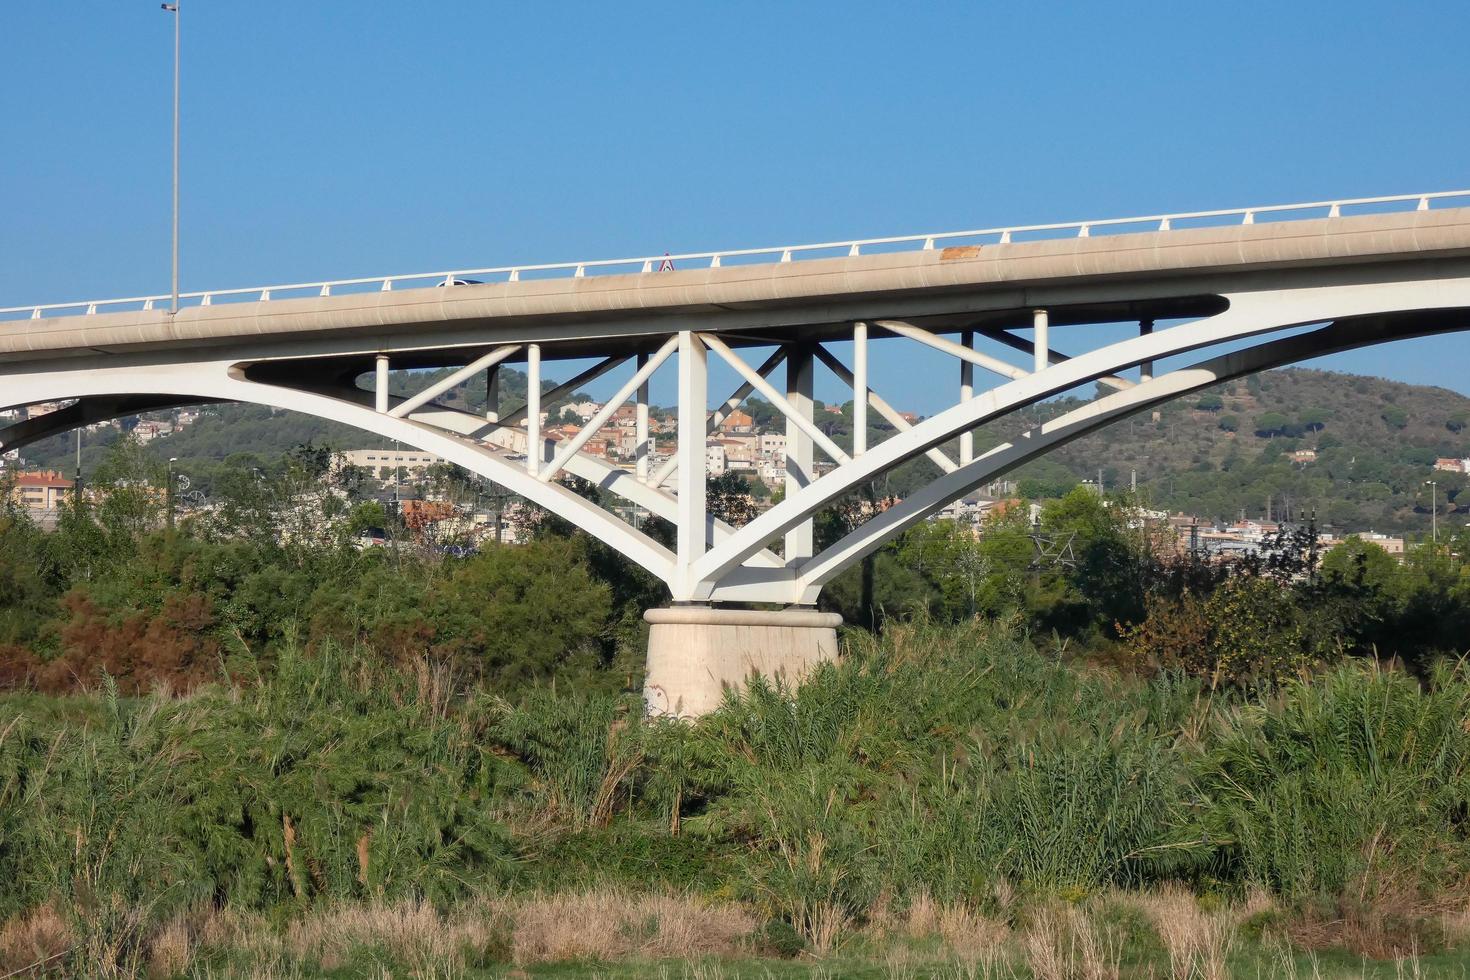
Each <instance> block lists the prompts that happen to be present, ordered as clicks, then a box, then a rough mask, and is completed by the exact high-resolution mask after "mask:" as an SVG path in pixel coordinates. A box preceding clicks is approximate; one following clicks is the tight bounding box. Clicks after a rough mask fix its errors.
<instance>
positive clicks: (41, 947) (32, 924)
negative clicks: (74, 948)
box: [0, 905, 73, 973]
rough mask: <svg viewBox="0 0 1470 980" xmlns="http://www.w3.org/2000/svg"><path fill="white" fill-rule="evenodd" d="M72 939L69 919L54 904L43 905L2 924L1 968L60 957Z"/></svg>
mask: <svg viewBox="0 0 1470 980" xmlns="http://www.w3.org/2000/svg"><path fill="white" fill-rule="evenodd" d="M72 942H73V937H72V932H71V926H70V925H68V923H67V921H66V919H65V918H63V917H62V915H61V913H60V912H58V911H56V908H55V906H52V905H42V906H41V907H40V908H37V909H33V910H32V911H30V912H27V913H25V914H24V915H18V916H16V917H14V918H12V919H10V920H9V921H7V922H6V923H4V924H3V925H0V970H3V971H4V972H5V973H10V972H11V971H14V970H25V969H26V968H27V967H29V966H32V965H35V964H37V963H46V962H49V961H51V960H53V959H59V958H60V957H61V954H63V953H65V952H66V951H67V950H68V949H70V948H71V945H72Z"/></svg>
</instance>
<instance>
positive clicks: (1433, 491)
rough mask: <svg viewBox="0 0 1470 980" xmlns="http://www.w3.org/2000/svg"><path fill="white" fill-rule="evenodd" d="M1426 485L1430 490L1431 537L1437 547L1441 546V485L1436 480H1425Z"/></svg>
mask: <svg viewBox="0 0 1470 980" xmlns="http://www.w3.org/2000/svg"><path fill="white" fill-rule="evenodd" d="M1424 485H1425V486H1426V487H1428V488H1429V537H1430V540H1431V541H1432V542H1434V544H1435V545H1438V544H1439V484H1438V483H1436V482H1435V481H1434V480H1425V481H1424Z"/></svg>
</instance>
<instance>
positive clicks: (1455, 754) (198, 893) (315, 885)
mask: <svg viewBox="0 0 1470 980" xmlns="http://www.w3.org/2000/svg"><path fill="white" fill-rule="evenodd" d="M1466 717H1470V676H1467V674H1466V671H1465V668H1464V667H1463V666H1462V665H1460V664H1458V663H1453V662H1447V663H1444V664H1441V665H1439V666H1437V667H1436V668H1434V669H1433V670H1432V671H1431V672H1430V673H1429V674H1428V675H1426V676H1424V677H1422V678H1415V677H1411V676H1409V675H1408V674H1406V673H1405V672H1403V671H1399V670H1393V669H1389V668H1386V667H1383V666H1379V665H1376V664H1373V663H1370V662H1364V661H1352V662H1347V663H1343V664H1341V665H1338V666H1336V667H1333V668H1331V669H1328V670H1326V671H1324V672H1322V673H1319V674H1316V675H1313V676H1311V677H1309V678H1305V679H1300V680H1288V681H1285V682H1283V683H1280V684H1279V685H1276V686H1274V687H1272V688H1271V689H1270V690H1269V691H1264V690H1263V691H1260V692H1257V693H1254V694H1250V695H1240V694H1225V693H1215V694H1211V693H1209V691H1208V689H1207V687H1206V686H1205V685H1204V684H1202V683H1201V682H1200V681H1198V680H1192V679H1189V678H1186V677H1183V676H1181V675H1179V674H1175V673H1169V674H1163V675H1160V676H1157V677H1154V678H1151V679H1145V678H1140V677H1137V676H1128V675H1125V674H1122V673H1119V672H1117V671H1114V670H1107V669H1099V668H1095V667H1090V666H1087V665H1085V664H1083V663H1079V662H1077V661H1075V660H1073V659H1072V658H1071V657H1070V656H1069V654H1068V652H1067V651H1066V650H1065V649H1064V648H1062V647H1061V646H1059V645H1057V644H1055V643H1053V642H1052V641H1050V640H1042V641H1038V640H1036V639H1032V638H1028V637H1027V636H1025V635H1024V633H1023V631H1021V630H1020V629H1019V628H1018V627H1017V625H1016V624H1014V623H1008V622H989V623H987V622H981V621H978V620H977V621H971V622H969V623H966V624H963V625H958V626H939V625H934V624H922V623H921V624H911V625H903V626H893V627H891V628H890V629H888V630H887V631H886V632H885V634H884V636H883V637H882V638H881V639H877V640H874V639H867V638H864V637H862V636H853V637H850V642H849V645H848V652H847V655H846V657H845V658H844V660H843V661H842V662H841V663H840V664H837V665H833V666H830V667H824V668H823V669H822V670H820V671H819V672H818V673H817V674H816V675H815V676H814V677H813V678H811V679H810V680H809V681H808V682H807V683H806V684H804V685H803V686H802V687H801V688H800V689H799V690H797V691H786V690H782V689H779V688H774V687H770V686H767V685H763V684H757V685H755V686H754V687H752V688H751V689H750V690H749V691H748V692H747V693H745V694H744V695H741V696H735V697H732V698H731V699H730V701H729V703H728V704H727V705H726V706H725V707H724V708H723V709H722V710H720V711H719V712H717V713H716V714H714V715H712V716H710V717H708V718H705V719H703V720H701V721H700V722H698V723H695V724H689V723H680V722H670V721H658V720H646V719H644V718H643V717H642V712H641V710H640V705H639V703H638V700H637V698H636V697H634V696H629V695H623V694H619V693H616V692H597V691H591V692H589V691H586V690H581V689H566V688H558V689H555V690H553V689H551V688H550V687H541V688H533V689H527V690H523V691H522V692H520V693H519V695H517V696H516V697H514V698H506V697H502V696H499V695H496V694H494V693H491V692H489V691H476V692H474V693H470V694H464V693H459V692H455V691H453V690H452V689H451V688H450V687H449V686H448V685H447V684H446V683H445V675H444V674H443V673H442V672H441V671H439V670H436V668H435V667H434V665H432V664H429V663H427V662H424V663H420V664H418V665H416V667H415V668H414V669H399V668H389V667H374V666H371V665H370V663H369V662H368V661H366V660H365V659H364V658H362V657H360V656H356V655H354V654H353V653H352V652H351V651H349V650H346V649H343V648H339V647H336V646H335V645H329V646H325V647H323V648H322V649H320V650H318V651H317V652H315V653H314V654H311V655H308V654H306V653H304V652H302V651H300V650H298V649H295V648H289V647H288V648H287V649H286V650H284V651H283V652H282V653H281V655H280V656H279V657H278V658H277V662H276V664H275V668H274V670H272V671H271V672H270V673H269V676H266V675H265V673H264V672H258V673H257V676H256V677H255V678H254V679H252V680H250V681H248V682H236V683H234V684H231V685H224V684H215V683H211V684H207V685H203V686H200V687H198V688H196V689H195V690H194V691H193V692H192V693H190V694H188V695H184V696H171V695H168V694H166V693H161V692H160V693H153V694H150V695H147V696H144V697H139V698H126V697H123V696H120V695H119V694H118V692H117V691H116V689H115V688H114V687H113V686H111V685H103V686H102V687H101V688H100V689H99V690H98V691H96V692H95V693H91V694H87V695H80V696H71V697H66V698H47V697H43V696H39V695H11V696H9V697H8V698H6V699H5V700H4V701H0V881H4V882H6V883H7V884H6V886H5V887H4V889H0V920H3V921H5V923H6V924H5V925H4V927H3V929H0V956H3V957H4V960H3V962H4V965H5V966H6V968H7V969H17V968H20V967H22V966H25V965H27V964H29V963H33V962H36V961H38V960H40V959H42V958H43V957H48V956H55V957H56V964H54V965H65V966H66V968H67V969H68V971H71V972H75V973H78V974H82V973H85V974H89V975H105V974H111V975H134V974H137V973H140V972H145V971H151V973H152V974H154V975H160V976H169V975H177V974H189V975H201V976H202V975H227V974H229V973H231V972H232V971H234V972H240V973H243V974H244V975H276V974H277V973H285V974H290V973H296V974H298V975H317V974H318V973H320V972H321V971H330V970H333V969H337V970H347V971H348V972H343V973H339V974H338V975H344V976H345V975H363V973H364V972H366V971H367V970H368V969H369V967H372V968H374V969H376V968H379V967H381V968H383V969H386V970H389V971H392V972H394V973H395V975H398V974H400V973H401V974H404V975H410V974H411V975H496V972H495V971H508V970H509V969H511V968H513V967H521V968H527V967H531V966H533V965H535V964H541V963H552V962H556V963H559V962H563V961H569V960H570V961H588V960H594V961H595V960H613V961H636V962H642V963H644V964H645V968H646V969H656V968H653V967H648V964H649V963H651V962H654V961H660V960H679V961H685V960H687V961H689V963H692V964H696V965H697V964H699V963H702V962H704V961H705V960H706V959H708V958H711V957H712V958H715V959H716V960H721V959H730V960H733V961H734V962H733V963H732V964H731V965H730V969H731V970H738V969H740V968H741V967H740V966H739V964H740V963H741V962H745V963H746V964H747V965H749V964H750V963H751V962H753V961H760V962H766V961H769V962H771V963H773V964H774V966H773V969H780V970H783V971H784V970H788V969H796V968H800V969H802V970H809V969H811V968H818V969H820V968H821V967H822V964H824V963H826V964H828V969H829V970H831V969H838V968H839V966H840V965H841V964H848V966H840V970H839V972H836V973H833V972H829V973H828V974H827V975H829V976H832V975H843V974H844V972H845V971H846V970H847V969H848V968H849V967H851V968H853V969H856V968H857V967H858V966H859V965H861V964H864V963H866V964H867V965H868V967H870V968H872V969H873V970H874V971H876V972H874V973H873V974H872V975H900V976H916V975H923V973H925V972H927V973H928V975H955V976H978V975H982V974H980V973H978V972H975V971H978V970H980V969H982V967H983V968H984V969H985V970H1002V969H1006V970H1013V971H1014V972H1015V973H1016V975H1020V976H1027V975H1033V976H1040V977H1051V976H1056V977H1064V976H1109V975H1114V976H1119V975H1135V971H1141V970H1143V969H1145V966H1146V967H1147V968H1148V969H1152V970H1154V971H1155V975H1159V976H1197V975H1198V976H1225V975H1233V973H1232V972H1231V971H1234V970H1235V969H1236V968H1237V967H1239V966H1240V965H1241V964H1242V963H1254V964H1258V965H1260V966H1261V967H1262V968H1263V969H1265V968H1267V967H1269V969H1270V970H1277V969H1285V966H1284V965H1283V964H1285V963H1287V962H1288V961H1289V962H1290V963H1291V964H1292V968H1293V969H1296V968H1300V966H1301V961H1302V958H1303V957H1307V958H1310V956H1311V955H1314V954H1315V955H1316V956H1318V957H1324V958H1325V959H1326V960H1327V961H1328V962H1333V963H1342V962H1353V963H1356V962H1357V960H1358V958H1359V957H1368V958H1373V959H1377V960H1385V959H1386V960H1392V959H1394V958H1398V959H1401V960H1405V961H1406V962H1408V961H1411V960H1414V959H1416V958H1417V959H1419V960H1420V961H1421V962H1424V963H1434V962H1437V961H1439V960H1444V961H1446V962H1448V961H1451V960H1453V958H1454V954H1453V950H1455V949H1456V948H1458V946H1459V944H1460V943H1461V942H1462V941H1463V939H1464V938H1465V935H1464V932H1465V929H1466V928H1467V922H1466V910H1467V908H1470V894H1467V887H1466V881H1467V880H1470V877H1467V875H1470V827H1467V824H1466V822H1465V814H1466V813H1467V812H1470V732H1467V730H1466V725H1465V718H1466ZM900 961H901V962H900ZM1454 961H1455V962H1458V960H1454ZM896 963H897V964H898V966H895V964H896ZM1127 964H1133V966H1132V967H1128V966H1127ZM1272 964H1275V965H1274V966H1273V965H1272ZM1401 965H1402V964H1401ZM899 967H901V968H902V969H901V970H900V972H898V973H896V974H895V973H892V972H889V973H884V972H883V971H885V970H888V971H892V970H894V969H899ZM666 968H667V964H666ZM682 968H684V967H681V966H678V965H676V966H674V967H673V969H674V970H675V971H676V973H675V975H677V970H678V969H682ZM689 968H691V969H692V968H693V967H689ZM706 968H709V969H723V967H719V966H718V964H717V965H716V966H714V967H700V969H706ZM1354 969H1356V967H1355V968H1354ZM902 970H907V971H908V972H902ZM940 970H946V971H969V972H950V973H939V972H936V971H940ZM630 975H631V974H630ZM703 975H714V974H709V973H706V974H703ZM730 975H735V974H730ZM776 975H781V974H779V973H778V974H776ZM985 975H1008V974H1006V973H992V974H985ZM1308 975H1310V971H1308ZM1352 975H1354V976H1356V975H1359V974H1358V973H1356V972H1354V973H1353V974H1352ZM1390 975H1391V974H1390Z"/></svg>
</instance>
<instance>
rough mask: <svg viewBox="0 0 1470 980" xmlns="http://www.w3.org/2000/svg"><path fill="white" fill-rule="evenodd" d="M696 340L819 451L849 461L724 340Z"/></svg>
mask: <svg viewBox="0 0 1470 980" xmlns="http://www.w3.org/2000/svg"><path fill="white" fill-rule="evenodd" d="M699 339H700V340H701V341H702V342H703V343H704V345H705V346H706V347H708V348H709V349H710V350H712V351H714V352H715V353H716V354H718V355H719V357H720V359H721V360H723V361H724V362H725V363H726V364H729V365H730V366H731V367H732V368H734V369H735V371H736V372H737V373H738V374H739V375H740V376H741V377H743V378H745V380H746V381H748V382H749V383H750V384H751V385H752V386H753V387H754V388H755V390H756V391H759V392H760V393H761V394H762V395H764V396H765V397H766V399H767V400H768V401H769V402H770V403H771V404H772V405H774V406H776V408H777V409H778V410H779V411H780V412H781V414H782V415H784V416H786V418H787V419H788V420H789V421H790V422H791V423H792V424H793V425H795V426H796V427H797V428H798V429H800V430H801V431H802V432H803V433H805V434H806V435H807V437H808V438H810V439H811V440H812V442H814V443H816V444H817V445H818V446H820V447H822V452H824V453H826V454H827V455H828V456H830V457H831V458H832V459H833V460H835V461H836V462H837V463H838V464H842V463H848V462H851V461H852V457H851V456H849V455H848V454H847V453H845V452H843V450H842V448H841V447H840V446H838V445H837V443H835V442H833V441H832V439H831V438H830V437H829V436H828V435H827V433H825V432H823V431H822V430H821V429H819V428H817V424H816V423H815V422H813V421H812V420H811V419H809V418H807V417H806V416H805V415H803V414H802V413H801V412H798V411H797V410H796V406H794V405H792V404H791V402H789V401H787V400H786V396H785V395H783V394H781V393H780V392H779V391H777V390H776V387H775V385H773V384H771V383H770V382H769V381H767V380H766V379H765V378H763V377H761V375H760V373H759V372H758V371H756V370H755V369H754V368H752V367H751V366H750V365H749V364H746V363H745V361H743V360H742V359H741V358H740V357H739V355H737V354H736V353H735V352H734V351H732V350H731V349H730V348H729V347H727V346H725V342H724V341H722V340H720V338H718V337H716V336H715V335H714V334H709V333H702V334H700V335H699ZM816 346H820V345H816Z"/></svg>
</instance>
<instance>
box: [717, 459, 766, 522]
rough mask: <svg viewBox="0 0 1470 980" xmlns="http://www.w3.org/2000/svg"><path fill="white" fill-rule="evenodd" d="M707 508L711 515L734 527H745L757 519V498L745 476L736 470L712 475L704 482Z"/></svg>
mask: <svg viewBox="0 0 1470 980" xmlns="http://www.w3.org/2000/svg"><path fill="white" fill-rule="evenodd" d="M704 500H705V508H706V509H707V510H708V511H709V513H710V515H711V516H712V517H714V518H716V519H718V520H722V521H724V522H725V523H726V524H729V525H731V526H732V527H744V526H745V525H746V524H749V523H750V522H751V521H752V520H754V519H755V515H756V513H757V510H756V506H755V499H754V497H752V495H751V492H750V486H749V485H748V484H747V483H746V482H745V478H744V477H742V476H741V475H740V474H739V473H736V472H734V471H726V472H724V473H721V474H720V475H719V476H712V477H710V478H708V479H707V480H706V481H705V484H704Z"/></svg>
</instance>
